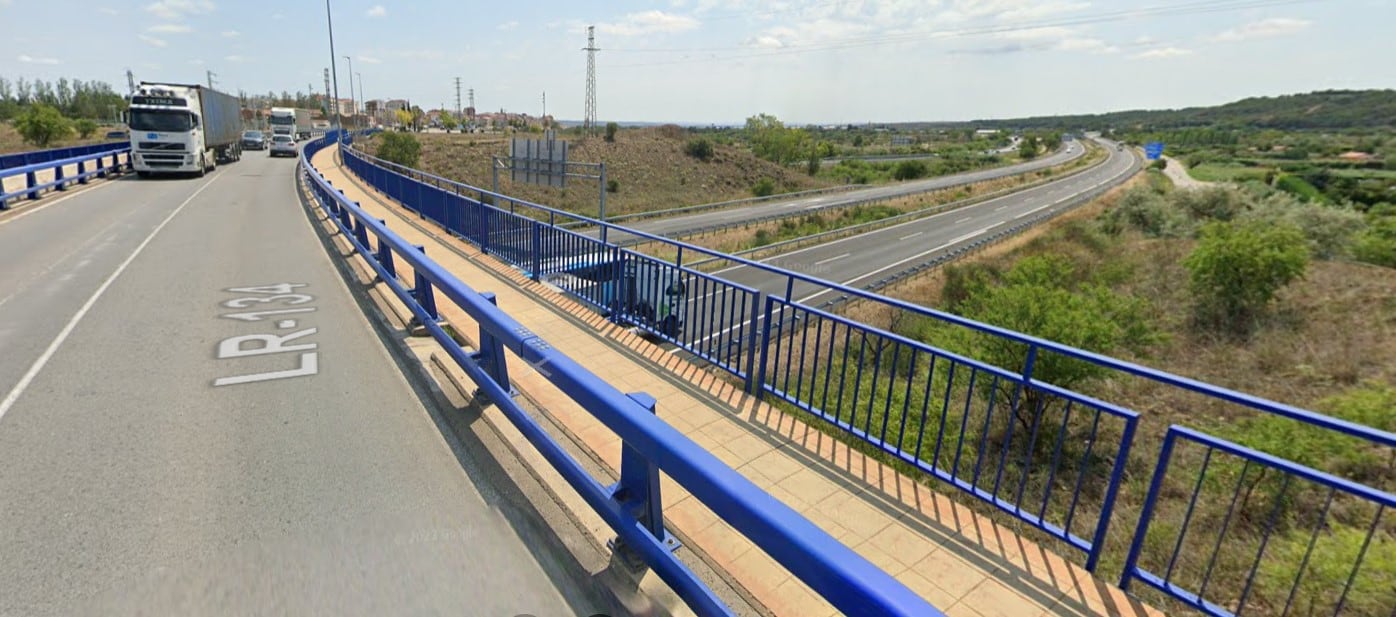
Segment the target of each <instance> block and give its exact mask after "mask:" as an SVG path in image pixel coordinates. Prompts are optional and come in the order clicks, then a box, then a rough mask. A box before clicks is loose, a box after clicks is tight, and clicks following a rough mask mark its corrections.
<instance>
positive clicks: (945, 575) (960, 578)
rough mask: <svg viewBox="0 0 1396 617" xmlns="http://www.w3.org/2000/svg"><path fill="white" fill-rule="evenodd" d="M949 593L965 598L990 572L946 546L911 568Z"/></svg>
mask: <svg viewBox="0 0 1396 617" xmlns="http://www.w3.org/2000/svg"><path fill="white" fill-rule="evenodd" d="M909 570H911V571H912V572H915V573H916V574H918V575H920V576H921V577H922V578H925V579H926V580H928V581H930V582H932V583H935V585H936V586H937V587H940V588H941V589H944V590H945V591H946V592H948V593H949V594H951V595H953V596H955V597H957V598H963V597H964V596H966V595H968V594H969V592H970V591H971V590H973V589H974V588H975V587H978V586H979V584H980V583H983V582H984V581H985V580H986V579H988V578H989V573H988V572H985V571H984V570H983V569H982V568H980V567H978V566H976V565H975V564H974V563H972V562H970V561H968V560H965V559H964V558H962V557H960V556H959V555H956V554H955V553H954V552H952V551H951V550H948V549H947V548H945V547H941V548H938V549H936V550H934V551H932V552H931V554H929V555H927V556H926V557H925V558H924V559H922V560H921V561H919V562H917V563H916V564H915V565H913V566H911V568H909Z"/></svg>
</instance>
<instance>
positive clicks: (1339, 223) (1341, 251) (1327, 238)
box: [1240, 193, 1367, 259]
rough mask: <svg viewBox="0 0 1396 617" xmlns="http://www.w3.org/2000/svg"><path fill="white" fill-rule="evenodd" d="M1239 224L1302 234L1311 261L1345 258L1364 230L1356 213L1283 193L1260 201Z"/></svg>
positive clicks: (1242, 217)
mask: <svg viewBox="0 0 1396 617" xmlns="http://www.w3.org/2000/svg"><path fill="white" fill-rule="evenodd" d="M1240 220H1244V221H1255V222H1258V223H1262V224H1266V225H1291V226H1293V227H1294V228H1296V229H1298V230H1299V231H1300V232H1301V233H1303V234H1304V238H1305V239H1306V240H1307V241H1308V245H1309V254H1310V255H1312V256H1313V257H1314V258H1315V259H1332V258H1334V257H1341V256H1343V255H1346V254H1347V253H1348V250H1349V247H1350V246H1351V245H1352V242H1353V238H1354V236H1356V235H1357V234H1358V232H1361V231H1362V230H1363V228H1365V227H1367V223H1366V221H1365V220H1364V217H1363V216H1362V213H1360V212H1357V211H1354V210H1350V209H1347V208H1341V207H1338V206H1326V205H1321V204H1318V203H1313V202H1305V201H1300V200H1298V199H1296V198H1294V197H1291V196H1290V195H1288V194H1285V193H1274V194H1272V195H1270V196H1269V197H1266V198H1265V199H1263V200H1260V201H1259V202H1257V203H1256V204H1255V205H1254V206H1253V207H1252V208H1250V209H1248V210H1246V211H1245V212H1244V213H1243V214H1242V215H1241V217H1240Z"/></svg>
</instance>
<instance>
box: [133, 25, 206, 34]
mask: <svg viewBox="0 0 1396 617" xmlns="http://www.w3.org/2000/svg"><path fill="white" fill-rule="evenodd" d="M193 30H194V29H193V28H190V27H189V26H187V25H185V24H155V25H154V26H151V27H149V28H146V29H145V31H146V32H160V33H164V34H183V33H186V32H193Z"/></svg>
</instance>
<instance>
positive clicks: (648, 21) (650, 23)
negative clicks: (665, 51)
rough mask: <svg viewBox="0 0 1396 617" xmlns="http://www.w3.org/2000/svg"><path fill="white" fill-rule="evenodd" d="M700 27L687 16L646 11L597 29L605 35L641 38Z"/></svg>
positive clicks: (602, 25)
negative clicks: (641, 36) (646, 35)
mask: <svg viewBox="0 0 1396 617" xmlns="http://www.w3.org/2000/svg"><path fill="white" fill-rule="evenodd" d="M698 26H699V23H698V20H697V19H694V18H692V17H689V16H687V15H673V14H670V13H665V12H664V11H644V12H641V13H631V14H629V15H626V16H625V17H624V18H622V19H621V20H620V21H618V22H615V23H609V24H605V23H603V24H599V25H597V26H596V29H597V30H600V31H601V32H602V33H603V34H613V35H615V36H640V35H644V34H653V33H659V32H663V33H674V32H684V31H687V30H692V29H694V28H697V27H698Z"/></svg>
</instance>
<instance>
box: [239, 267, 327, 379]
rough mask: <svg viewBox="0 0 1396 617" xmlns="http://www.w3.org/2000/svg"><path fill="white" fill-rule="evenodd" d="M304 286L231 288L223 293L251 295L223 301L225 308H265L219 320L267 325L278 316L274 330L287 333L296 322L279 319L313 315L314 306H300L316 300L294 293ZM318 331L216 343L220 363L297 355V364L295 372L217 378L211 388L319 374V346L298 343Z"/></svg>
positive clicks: (303, 342)
mask: <svg viewBox="0 0 1396 617" xmlns="http://www.w3.org/2000/svg"><path fill="white" fill-rule="evenodd" d="M307 286H308V285H306V284H304V283H278V284H275V285H260V286H255V287H233V288H231V289H228V290H226V291H227V292H229V293H236V294H252V295H244V296H243V297H239V298H234V299H232V300H228V301H225V302H223V303H222V306H223V307H224V308H230V309H246V308H257V307H258V305H262V306H263V307H265V308H263V309H262V310H253V311H245V312H240V313H225V314H223V315H219V317H223V318H225V319H235V320H238V321H266V320H267V318H269V317H273V316H277V317H278V319H276V320H275V324H276V328H277V329H278V330H290V329H292V328H295V327H296V326H297V324H298V322H297V321H296V319H284V318H280V317H284V316H286V315H297V314H302V313H313V312H315V307H313V306H299V305H303V304H307V303H309V302H313V301H314V300H315V297H314V296H312V295H310V294H304V293H295V290H296V289H298V288H301V287H307ZM274 306H288V307H291V308H272V307H274ZM318 331H319V329H318V328H314V327H309V328H303V329H300V330H296V331H294V332H290V333H287V334H264V333H257V334H243V335H239V336H232V337H228V338H226V339H223V340H222V341H219V343H218V359H219V360H226V359H229V358H246V357H251V356H264V355H270V354H279V353H299V362H298V365H297V366H296V368H291V369H285V370H279V371H268V372H264V373H251V374H247V375H234V376H231V377H219V378H217V379H214V380H213V385H215V386H233V385H238V384H244V383H255V382H259V381H271V380H274V379H289V378H291V377H305V376H307V375H315V374H317V373H319V372H320V354H319V352H318V351H316V349H317V348H318V347H319V345H318V344H317V343H314V342H309V341H303V340H300V339H304V338H305V337H308V336H311V335H313V334H315V333H316V332H318Z"/></svg>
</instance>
